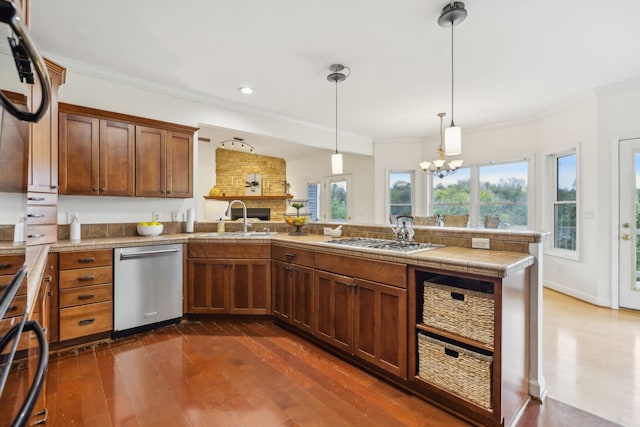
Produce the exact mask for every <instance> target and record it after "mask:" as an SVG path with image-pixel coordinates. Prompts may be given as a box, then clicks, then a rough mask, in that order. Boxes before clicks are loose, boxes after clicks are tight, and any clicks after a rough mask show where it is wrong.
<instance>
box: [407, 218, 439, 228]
mask: <svg viewBox="0 0 640 427" xmlns="http://www.w3.org/2000/svg"><path fill="white" fill-rule="evenodd" d="M413 225H426V226H429V227H437V226H438V225H440V221H439V220H438V217H437V216H435V215H431V216H414V217H413Z"/></svg>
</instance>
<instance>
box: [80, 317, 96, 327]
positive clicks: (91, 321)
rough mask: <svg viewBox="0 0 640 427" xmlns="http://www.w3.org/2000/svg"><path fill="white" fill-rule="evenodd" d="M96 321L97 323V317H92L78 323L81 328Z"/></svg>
mask: <svg viewBox="0 0 640 427" xmlns="http://www.w3.org/2000/svg"><path fill="white" fill-rule="evenodd" d="M95 321H96V318H95V317H92V318H91V319H82V320H81V321H79V322H78V325H80V326H84V325H89V324H91V323H93V322H95Z"/></svg>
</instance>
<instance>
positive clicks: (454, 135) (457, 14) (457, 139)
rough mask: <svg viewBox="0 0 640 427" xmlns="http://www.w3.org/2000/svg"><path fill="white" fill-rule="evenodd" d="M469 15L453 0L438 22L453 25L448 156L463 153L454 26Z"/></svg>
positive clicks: (462, 6)
mask: <svg viewBox="0 0 640 427" xmlns="http://www.w3.org/2000/svg"><path fill="white" fill-rule="evenodd" d="M466 17H467V10H466V9H465V7H464V3H463V2H461V1H452V2H451V3H449V4H447V5H446V6H445V7H444V8H443V9H442V13H441V14H440V17H439V18H438V24H439V25H440V26H441V27H449V26H451V125H450V126H449V127H448V128H447V129H445V131H444V151H445V154H446V155H447V156H455V155H458V154H461V153H462V129H460V126H456V125H455V123H454V122H453V82H454V81H453V27H455V26H456V25H457V24H459V23H461V22H462V21H464V20H465V18H466Z"/></svg>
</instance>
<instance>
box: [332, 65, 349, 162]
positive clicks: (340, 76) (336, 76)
mask: <svg viewBox="0 0 640 427" xmlns="http://www.w3.org/2000/svg"><path fill="white" fill-rule="evenodd" d="M344 70H347V74H345V73H343V72H342V71H344ZM329 71H331V74H329V75H328V76H327V80H329V81H330V82H334V83H335V84H336V152H335V153H334V154H332V155H331V173H332V174H333V175H340V174H341V173H342V154H340V153H338V83H339V82H342V81H344V80H345V79H346V78H347V77H349V74H351V69H350V68H349V67H345V66H344V65H342V64H333V65H331V66H330V67H329Z"/></svg>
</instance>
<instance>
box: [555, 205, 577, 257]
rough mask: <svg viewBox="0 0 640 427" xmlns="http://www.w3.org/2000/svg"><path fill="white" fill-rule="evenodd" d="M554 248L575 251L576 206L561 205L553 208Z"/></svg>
mask: <svg viewBox="0 0 640 427" xmlns="http://www.w3.org/2000/svg"><path fill="white" fill-rule="evenodd" d="M554 223H555V230H554V247H556V248H558V249H568V250H572V251H575V250H576V204H575V203H562V204H556V205H555V207H554Z"/></svg>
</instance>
